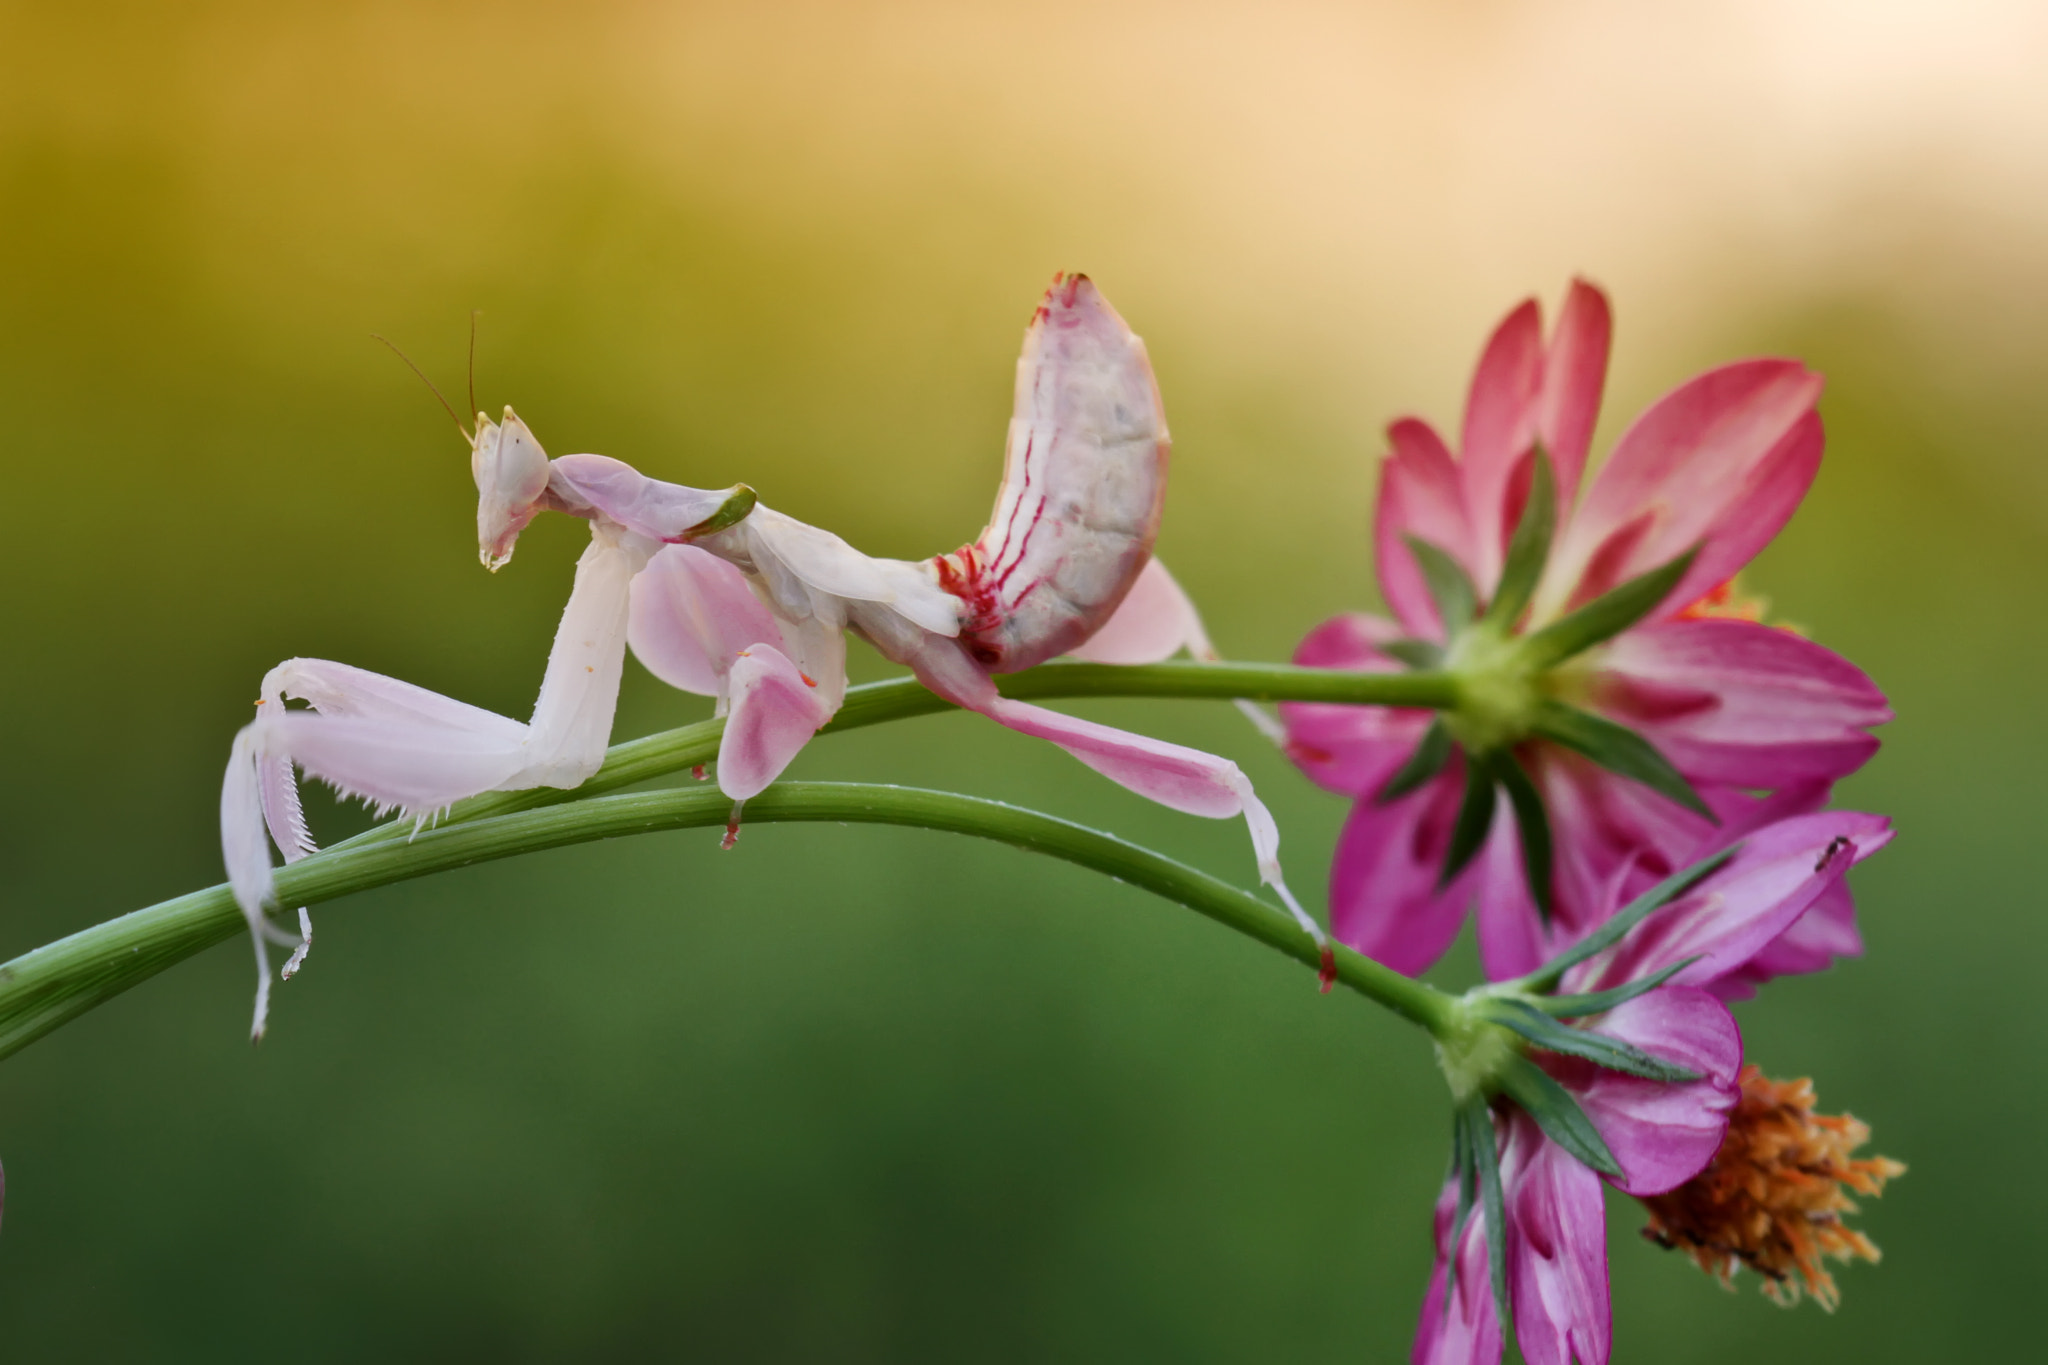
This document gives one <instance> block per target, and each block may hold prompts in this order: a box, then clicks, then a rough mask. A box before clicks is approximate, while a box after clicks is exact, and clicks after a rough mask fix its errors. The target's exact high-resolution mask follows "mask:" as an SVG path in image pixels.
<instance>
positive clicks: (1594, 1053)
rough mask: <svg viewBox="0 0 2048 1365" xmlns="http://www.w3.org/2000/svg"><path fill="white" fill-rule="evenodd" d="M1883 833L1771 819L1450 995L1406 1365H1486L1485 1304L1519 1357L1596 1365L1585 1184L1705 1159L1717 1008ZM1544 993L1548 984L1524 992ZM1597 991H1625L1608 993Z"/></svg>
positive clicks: (1489, 1329) (1598, 1300)
mask: <svg viewBox="0 0 2048 1365" xmlns="http://www.w3.org/2000/svg"><path fill="white" fill-rule="evenodd" d="M1890 839H1891V830H1890V826H1889V822H1887V821H1886V820H1884V819H1883V818H1881V817H1878V816H1872V815H1859V814H1854V813H1848V812H1827V813H1824V814H1817V815H1803V816H1797V817H1794V818H1791V819H1788V820H1782V821H1779V822H1777V823H1775V824H1772V825H1769V826H1767V827H1765V828H1763V829H1761V830H1759V831H1757V832H1756V833H1754V834H1752V835H1751V836H1750V837H1749V838H1748V839H1747V840H1746V842H1744V843H1743V844H1742V845H1741V846H1740V848H1739V849H1738V850H1736V852H1735V853H1734V854H1733V856H1732V857H1728V856H1727V855H1725V854H1724V855H1722V856H1723V857H1724V858H1726V861H1725V862H1724V863H1723V864H1722V865H1720V866H1718V868H1716V870H1714V871H1713V872H1712V873H1711V874H1710V875H1708V876H1707V877H1705V878H1704V879H1703V880H1697V881H1696V883H1695V884H1694V885H1692V886H1691V887H1690V888H1689V889H1687V890H1685V891H1684V892H1683V893H1682V894H1680V895H1679V896H1678V897H1677V898H1676V899H1675V900H1671V901H1669V903H1668V904H1665V905H1663V906H1662V907H1661V908H1657V909H1654V910H1652V911H1651V912H1650V913H1649V914H1648V916H1647V917H1642V916H1641V915H1640V914H1639V913H1637V912H1638V911H1640V909H1641V907H1642V905H1643V904H1644V903H1645V902H1644V901H1639V902H1637V904H1636V905H1635V906H1632V907H1631V908H1630V909H1627V910H1622V911H1620V913H1619V914H1618V915H1616V913H1615V910H1616V907H1615V906H1614V905H1613V904H1612V903H1610V904H1607V905H1605V906H1603V907H1601V908H1602V910H1603V912H1604V913H1603V915H1602V918H1603V919H1611V921H1612V922H1611V924H1610V925H1609V931H1608V932H1596V933H1595V934H1594V935H1592V936H1589V937H1587V938H1583V939H1581V940H1580V943H1579V945H1578V946H1577V947H1576V948H1574V949H1572V950H1570V951H1567V952H1566V953H1565V954H1563V955H1562V956H1561V957H1560V958H1559V959H1558V960H1556V961H1554V962H1552V963H1551V964H1550V965H1549V966H1548V967H1546V968H1544V969H1543V971H1542V972H1540V973H1538V974H1537V977H1536V978H1535V979H1534V980H1526V979H1525V980H1524V981H1521V982H1516V983H1510V984H1509V985H1508V986H1505V987H1495V988H1491V989H1490V990H1488V991H1482V992H1478V993H1476V994H1475V995H1474V996H1472V997H1468V999H1469V1001H1470V1004H1468V1006H1467V1010H1468V1013H1469V1016H1470V1018H1469V1020H1468V1027H1467V1029H1466V1031H1465V1032H1464V1034H1463V1035H1461V1044H1460V1045H1459V1046H1453V1047H1447V1048H1446V1049H1445V1069H1446V1071H1447V1073H1448V1074H1449V1076H1450V1079H1451V1083H1452V1089H1453V1091H1454V1093H1457V1094H1458V1095H1459V1099H1460V1110H1459V1115H1460V1119H1459V1125H1458V1133H1459V1151H1458V1152H1457V1153H1456V1156H1457V1160H1456V1162H1455V1163H1454V1164H1455V1167H1456V1171H1455V1173H1454V1175H1453V1177H1452V1179H1451V1180H1450V1181H1449V1182H1448V1183H1447V1184H1446V1186H1445V1189H1444V1193H1443V1196H1442V1197H1441V1198H1440V1199H1439V1200H1438V1203H1437V1210H1436V1248H1437V1260H1436V1269H1435V1272H1434V1273H1433V1275H1432V1277H1431V1279H1430V1287H1429V1293H1428V1296H1427V1297H1426V1299H1425V1300H1424V1303H1423V1309H1422V1317H1421V1321H1420V1324H1419V1326H1418V1328H1417V1332H1416V1339H1415V1350H1414V1356H1413V1359H1414V1361H1415V1362H1416V1365H1494V1362H1497V1361H1499V1360H1500V1358H1501V1353H1502V1346H1503V1340H1504V1329H1503V1324H1502V1319H1501V1313H1500V1310H1499V1306H1498V1305H1499V1303H1500V1302H1501V1301H1505V1302H1506V1303H1507V1304H1509V1305H1510V1306H1511V1313H1512V1319H1513V1323H1514V1328H1515V1333H1516V1339H1517V1341H1518V1343H1519V1344H1520V1346H1521V1349H1522V1354H1523V1356H1524V1358H1525V1359H1527V1360H1528V1361H1529V1362H1530V1365H1571V1363H1572V1362H1573V1361H1577V1362H1579V1365H1605V1362H1606V1360H1607V1359H1608V1353H1609V1347H1610V1344H1611V1338H1612V1317H1611V1313H1610V1308H1609V1303H1608V1292H1607V1236H1606V1223H1605V1217H1604V1213H1603V1210H1602V1196H1601V1190H1600V1182H1601V1179H1602V1177H1603V1176H1604V1178H1605V1179H1606V1180H1607V1182H1608V1183H1610V1184H1612V1185H1614V1186H1615V1188H1617V1189H1619V1190H1622V1191H1623V1192H1625V1193H1628V1194H1632V1195H1638V1196H1651V1195H1659V1194H1664V1193H1666V1192H1668V1191H1671V1190H1674V1189H1676V1188H1678V1187H1679V1186H1681V1185H1683V1184H1685V1183H1686V1182H1687V1181H1688V1180H1690V1179H1692V1178H1693V1177H1694V1176H1695V1175H1697V1174H1699V1172H1700V1171H1701V1170H1703V1169H1704V1168H1705V1167H1706V1166H1707V1164H1708V1163H1709V1162H1710V1161H1712V1160H1713V1158H1714V1155H1715V1153H1716V1151H1717V1150H1718V1149H1719V1147H1720V1145H1721V1141H1722V1137H1723V1134H1724V1132H1725V1130H1726V1128H1727V1124H1728V1114H1729V1111H1730V1110H1731V1109H1732V1108H1733V1107H1734V1105H1735V1104H1736V1101H1737V1098H1738V1096H1739V1094H1740V1087H1739V1074H1740V1071H1741V1063H1742V1040H1741V1035H1740V1033H1739V1032H1738V1031H1737V1029H1736V1026H1735V1021H1734V1019H1733V1018H1732V1017H1731V1016H1730V1015H1729V1013H1728V1009H1727V1006H1726V1005H1725V1004H1724V1003H1723V1000H1724V999H1726V998H1728V997H1729V996H1730V995H1739V994H1743V993H1746V992H1747V990H1748V989H1750V988H1752V987H1753V986H1754V984H1755V983H1756V982H1757V981H1758V980H1762V979H1766V978H1768V977H1769V976H1772V975H1776V974H1778V970H1776V969H1774V967H1773V966H1772V964H1773V963H1774V962H1789V961H1792V958H1788V957H1785V956H1783V955H1779V954H1778V950H1779V949H1780V948H1781V946H1782V945H1784V944H1785V943H1786V942H1787V940H1788V939H1792V940H1794V941H1795V942H1796V941H1798V939H1797V936H1798V934H1799V930H1800V926H1801V925H1802V924H1804V923H1805V921H1807V920H1808V919H1810V918H1812V917H1813V916H1814V915H1815V914H1816V913H1822V914H1825V913H1828V912H1826V911H1825V910H1824V909H1823V907H1824V906H1826V905H1828V904H1829V903H1830V901H1831V898H1834V897H1836V896H1838V895H1839V894H1840V891H1841V888H1842V884H1843V883H1842V878H1843V875H1844V874H1845V873H1846V872H1847V870H1848V868H1849V866H1850V865H1851V864H1853V863H1855V862H1858V861H1861V860H1862V859H1863V858H1865V857H1867V856H1869V855H1870V854H1871V853H1873V852H1875V851H1876V850H1877V849H1879V848H1881V847H1883V846H1884V845H1885V844H1886V843H1888V842H1889V841H1890ZM1656 899H1657V896H1656V894H1655V893H1652V895H1651V896H1650V897H1646V898H1645V901H1647V902H1648V903H1651V904H1654V903H1655V901H1656ZM1623 926H1626V929H1625V932H1623V933H1620V934H1618V935H1617V934H1615V933H1613V932H1611V931H1612V930H1613V929H1615V928H1621V927H1623ZM1805 947H1807V948H1809V949H1810V948H1811V947H1812V941H1811V940H1808V941H1807V942H1806V944H1805ZM1796 956H1797V955H1794V957H1796ZM1807 960H1808V959H1804V958H1801V959H1799V961H1800V962H1805V961H1807ZM1821 965H1824V963H1823V964H1821ZM1791 969H1793V970H1806V969H1809V968H1808V967H1806V966H1802V965H1797V964H1796V963H1795V965H1793V966H1792V968H1791ZM1631 983H1632V984H1631ZM1650 983H1654V984H1650ZM1646 985H1648V986H1649V988H1648V989H1644V987H1645V986H1646ZM1552 986H1554V987H1555V988H1556V989H1557V990H1558V991H1559V992H1560V993H1559V994H1558V995H1555V996H1546V995H1544V994H1542V993H1540V992H1541V989H1542V988H1549V987H1552ZM1607 993H1612V994H1607ZM1603 994H1605V995H1606V998H1604V999H1603V998H1602V996H1603ZM1616 995H1619V996H1624V997H1628V998H1624V999H1621V1000H1620V1002H1619V1003H1612V1001H1613V1000H1614V997H1615V996H1616ZM1594 1010H1604V1012H1603V1013H1599V1014H1597V1015H1594V1016H1593V1017H1592V1018H1591V1019H1590V1020H1588V1021H1587V1022H1585V1023H1583V1024H1582V1025H1580V1026H1577V1027H1573V1026H1567V1025H1565V1024H1562V1023H1560V1022H1558V1019H1559V1017H1560V1016H1565V1017H1569V1016H1572V1015H1587V1014H1591V1013H1592V1011H1594ZM1532 1047H1533V1048H1534V1049H1536V1050H1535V1051H1533V1052H1530V1051H1529V1049H1530V1048H1532ZM1660 1067H1663V1068H1667V1070H1665V1072H1664V1073H1663V1075H1661V1076H1660V1075H1659V1074H1657V1073H1658V1070H1659V1068H1660ZM1622 1068H1627V1069H1622ZM1631 1072H1633V1073H1634V1074H1631ZM1489 1100H1490V1101H1491V1103H1490V1104H1489ZM1496 1161H1497V1163H1498V1165H1497V1167H1496V1166H1495V1162H1496ZM1496 1170H1497V1174H1495V1172H1496ZM1496 1182H1497V1183H1496ZM1482 1195H1483V1196H1484V1197H1483V1198H1482V1197H1481V1196H1482ZM1475 1205H1478V1207H1475ZM1461 1215H1462V1216H1461ZM1496 1216H1497V1217H1498V1221H1499V1226H1498V1227H1496V1226H1494V1225H1493V1222H1492V1220H1493V1219H1494V1218H1495V1217H1496ZM1495 1256H1499V1258H1500V1263H1501V1264H1500V1271H1499V1274H1498V1276H1496V1274H1495V1266H1494V1258H1495ZM1454 1267H1455V1270H1454Z"/></svg>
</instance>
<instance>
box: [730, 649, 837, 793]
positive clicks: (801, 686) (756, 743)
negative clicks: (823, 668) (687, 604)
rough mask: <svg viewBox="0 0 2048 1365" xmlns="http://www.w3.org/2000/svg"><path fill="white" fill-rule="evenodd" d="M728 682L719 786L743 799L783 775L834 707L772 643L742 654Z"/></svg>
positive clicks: (827, 718) (830, 716) (829, 715)
mask: <svg viewBox="0 0 2048 1365" xmlns="http://www.w3.org/2000/svg"><path fill="white" fill-rule="evenodd" d="M730 681H731V684H732V693H731V697H732V700H731V707H730V709H729V710H728V711H727V713H726V719H725V735H724V737H723V738H722V739H721V740H720V741H719V745H718V789H719V790H720V791H722V792H724V793H725V794H726V795H727V796H730V797H731V798H732V799H733V800H735V801H745V800H746V799H747V798H749V797H751V796H756V795H758V794H759V793H760V792H761V790H762V789H763V788H765V787H766V786H767V785H768V784H769V783H770V782H773V781H774V780H775V779H776V778H778V777H780V776H781V775H782V770H783V769H784V768H787V767H788V766H789V764H790V761H791V760H792V759H794V758H795V757H796V756H797V754H798V753H800V752H801V751H802V749H803V747H804V745H806V744H808V743H810V741H811V736H812V735H814V734H816V733H817V732H818V727H819V726H820V725H823V724H824V723H825V722H826V721H828V720H830V719H831V718H832V711H831V709H830V708H828V707H826V705H825V704H824V701H823V699H822V698H820V697H819V695H818V688H817V686H816V684H815V683H812V682H810V681H807V680H806V679H805V677H804V675H803V674H802V673H801V672H800V671H799V670H798V669H797V666H796V665H795V664H793V663H791V662H790V661H789V659H788V658H787V657H786V656H785V655H784V654H783V653H782V651H781V650H779V649H777V648H775V647H774V646H773V645H768V644H761V645H756V646H754V647H752V648H750V649H748V650H747V651H746V652H745V653H744V654H742V655H741V656H740V658H739V659H738V660H737V661H736V662H735V663H734V664H733V668H732V675H731V679H730Z"/></svg>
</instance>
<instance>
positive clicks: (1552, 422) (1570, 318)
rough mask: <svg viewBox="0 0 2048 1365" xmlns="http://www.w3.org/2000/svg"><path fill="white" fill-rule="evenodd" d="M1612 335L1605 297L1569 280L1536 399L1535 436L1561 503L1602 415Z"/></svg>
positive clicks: (1566, 503) (1571, 492) (1572, 489)
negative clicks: (1546, 457) (1545, 453)
mask: <svg viewBox="0 0 2048 1365" xmlns="http://www.w3.org/2000/svg"><path fill="white" fill-rule="evenodd" d="M1613 335H1614V319H1613V315H1612V314H1611V313H1610V311H1609V310H1608V307H1607V296H1606V295H1605V294H1603V293H1601V292H1600V290H1599V289H1597V288H1595V287H1594V286H1593V285H1591V284H1588V283H1587V282H1586V281H1584V280H1573V281H1572V285H1571V289H1570V291H1569V292H1568V293H1567V294H1566V295H1565V300H1564V309H1563V311H1562V312H1561V313H1559V315H1558V319H1557V331H1556V333H1555V334H1554V335H1553V336H1552V337H1551V339H1550V347H1549V350H1548V351H1547V352H1546V353H1545V355H1544V357H1543V388H1542V391H1541V392H1540V393H1539V394H1538V395H1537V397H1536V434H1537V437H1538V439H1540V440H1541V441H1542V442H1543V447H1544V449H1545V450H1546V451H1548V452H1549V454H1550V462H1551V466H1552V468H1553V469H1554V470H1555V471H1556V474H1557V500H1558V506H1560V507H1570V506H1571V505H1572V500H1573V499H1574V498H1575V497H1576V496H1577V494H1578V490H1579V476H1580V475H1581V474H1582V473H1583V472H1584V471H1585V468H1586V452H1587V450H1588V449H1589V448H1590V447H1591V445H1592V443H1593V423H1594V421H1595V420H1596V419H1597V418H1598V417H1599V415H1600V390H1601V388H1602V387H1603V386H1604V385H1605V384H1606V382H1607V353H1608V348H1609V344H1610V343H1611V341H1612V339H1613Z"/></svg>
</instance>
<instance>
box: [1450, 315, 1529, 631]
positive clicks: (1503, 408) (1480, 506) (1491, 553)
mask: <svg viewBox="0 0 2048 1365" xmlns="http://www.w3.org/2000/svg"><path fill="white" fill-rule="evenodd" d="M1542 390H1543V314H1542V312H1541V311H1540V310H1539V309H1538V307H1537V304H1536V300H1534V299H1528V300H1526V301H1524V302H1523V303H1522V304H1521V305H1520V306H1518V307H1517V308H1516V309H1515V310H1514V311H1513V312H1511V313H1509V314H1508V315H1507V317H1506V318H1505V319H1504V320H1503V321H1502V322H1501V324H1500V326H1499V327H1498V328H1496V329H1495V331H1494V334H1493V336H1492V337H1491V338H1490V339H1489V340H1488V341H1487V343H1486V351H1485V353H1484V354H1482V355H1481V356H1480V358H1479V369H1478V372H1477V373H1475V374H1474V375H1473V377H1472V393H1471V396H1470V397H1469V398H1468V399H1467V400H1466V403H1465V430H1464V434H1463V436H1462V437H1460V439H1459V467H1460V470H1461V472H1462V474H1463V477H1464V485H1465V509H1466V515H1467V517H1468V518H1469V520H1470V524H1471V527H1472V546H1471V548H1472V558H1471V559H1470V560H1468V561H1467V564H1468V566H1469V567H1470V568H1471V569H1472V570H1473V577H1474V579H1475V580H1476V581H1477V582H1478V584H1479V590H1480V593H1481V595H1482V596H1484V595H1486V594H1488V593H1490V592H1492V590H1493V585H1494V583H1495V582H1496V581H1497V580H1498V579H1499V578H1500V567H1501V558H1502V554H1503V552H1504V551H1505V550H1506V548H1507V538H1508V534H1509V532H1511V531H1513V530H1514V527H1513V525H1512V523H1511V522H1510V520H1509V513H1508V494H1509V485H1510V483H1511V482H1512V480H1513V476H1514V474H1515V471H1516V469H1517V467H1518V466H1519V465H1520V464H1521V463H1522V457H1523V456H1524V455H1526V454H1527V453H1528V451H1529V447H1530V445H1531V444H1532V443H1533V442H1534V441H1535V439H1536V412H1537V405H1538V402H1539V399H1540V396H1541V394H1542ZM1516 511H1517V512H1519V511H1520V509H1519V508H1517V509H1516Z"/></svg>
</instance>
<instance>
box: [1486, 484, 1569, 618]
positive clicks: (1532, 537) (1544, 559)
mask: <svg viewBox="0 0 2048 1365" xmlns="http://www.w3.org/2000/svg"><path fill="white" fill-rule="evenodd" d="M1529 458H1530V459H1531V460H1533V461H1534V462H1535V467H1534V468H1533V469H1532V470H1530V473H1529V501H1528V502H1526V503H1524V504H1523V505H1522V518H1521V520H1520V521H1518V522H1516V523H1515V533H1514V534H1513V535H1511V536H1509V537H1508V552H1507V557H1506V559H1505V561H1504V562H1503V563H1502V565H1501V570H1500V583H1499V584H1498V585H1497V586H1496V587H1495V588H1494V590H1493V600H1492V601H1491V602H1488V603H1487V604H1486V615H1485V616H1484V617H1483V618H1482V619H1483V620H1486V621H1489V622H1492V623H1493V624H1495V625H1497V626H1500V627H1501V628H1502V629H1503V630H1505V629H1507V628H1508V627H1510V626H1513V625H1514V624H1515V622H1516V620H1517V619H1519V618H1520V617H1521V615H1522V613H1523V612H1524V611H1526V610H1527V609H1528V606H1529V601H1530V599H1531V598H1533V597H1535V596H1536V584H1537V583H1538V582H1539V581H1540V580H1541V579H1542V577H1543V566H1544V565H1545V564H1546V563H1548V562H1549V560H1550V538H1551V536H1552V535H1553V534H1554V533H1555V532H1556V530H1557V476H1556V475H1555V474H1553V473H1552V472H1551V470H1550V455H1549V452H1547V451H1545V450H1544V449H1543V447H1542V446H1540V445H1539V446H1537V447H1536V449H1535V450H1534V451H1533V452H1532V453H1531V454H1530V456H1529Z"/></svg>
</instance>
